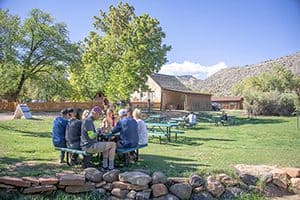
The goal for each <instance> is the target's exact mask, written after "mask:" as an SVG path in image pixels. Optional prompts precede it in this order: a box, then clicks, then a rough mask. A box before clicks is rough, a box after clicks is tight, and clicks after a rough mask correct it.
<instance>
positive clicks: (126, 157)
mask: <svg viewBox="0 0 300 200" xmlns="http://www.w3.org/2000/svg"><path fill="white" fill-rule="evenodd" d="M147 146H148V144H145V145H138V146H136V147H130V148H117V149H116V153H118V154H122V155H123V158H124V164H125V165H126V166H127V165H128V164H129V162H130V160H129V159H130V157H129V153H130V152H136V159H135V161H138V159H139V149H141V148H144V147H147ZM55 150H58V151H64V152H66V154H67V155H66V157H67V159H66V160H67V164H68V165H69V166H71V163H70V160H69V157H70V154H78V155H82V156H83V164H82V167H83V168H86V167H87V166H88V164H89V161H90V159H89V158H90V157H91V156H92V155H93V154H91V153H88V152H86V151H83V150H77V149H70V148H62V147H55Z"/></svg>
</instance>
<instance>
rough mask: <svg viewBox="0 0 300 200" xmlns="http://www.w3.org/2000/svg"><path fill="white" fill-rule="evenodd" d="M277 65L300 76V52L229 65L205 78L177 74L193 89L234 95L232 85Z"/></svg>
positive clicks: (180, 79)
mask: <svg viewBox="0 0 300 200" xmlns="http://www.w3.org/2000/svg"><path fill="white" fill-rule="evenodd" d="M276 65H279V66H283V67H285V68H287V69H289V70H291V71H292V72H293V73H294V74H296V75H298V76H300V52H297V53H294V54H292V55H288V56H282V57H280V58H277V59H273V60H266V61H263V62H260V63H257V64H252V65H245V66H234V67H227V68H224V69H221V70H220V71H218V72H216V73H214V74H213V75H211V76H210V77H208V78H207V79H205V80H200V79H197V78H195V77H194V76H192V75H183V76H177V78H178V79H179V81H181V82H182V83H183V84H184V85H185V86H186V87H188V88H190V89H191V90H193V91H197V92H205V93H211V94H213V95H216V96H229V95H233V94H232V92H231V87H232V86H233V85H234V84H235V83H238V82H240V81H242V80H243V79H245V78H248V77H253V76H258V75H260V74H261V73H263V72H267V71H269V70H270V69H271V68H272V67H273V66H276Z"/></svg>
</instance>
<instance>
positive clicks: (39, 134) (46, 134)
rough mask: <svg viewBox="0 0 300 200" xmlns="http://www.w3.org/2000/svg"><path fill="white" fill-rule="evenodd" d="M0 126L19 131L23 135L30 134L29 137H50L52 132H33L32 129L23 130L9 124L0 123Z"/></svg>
mask: <svg viewBox="0 0 300 200" xmlns="http://www.w3.org/2000/svg"><path fill="white" fill-rule="evenodd" d="M0 128H2V129H4V130H7V131H14V132H19V133H24V134H23V136H30V137H42V138H43V137H46V138H51V137H52V136H51V135H52V133H51V132H34V131H24V130H20V129H17V128H15V127H11V126H5V125H0Z"/></svg>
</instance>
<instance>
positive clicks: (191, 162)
mask: <svg viewBox="0 0 300 200" xmlns="http://www.w3.org/2000/svg"><path fill="white" fill-rule="evenodd" d="M211 114H214V113H212V112H211V113H201V118H200V122H199V123H198V125H197V127H196V128H194V129H189V130H187V131H186V133H185V134H184V135H182V136H179V138H178V140H177V142H174V138H172V142H171V143H168V144H159V140H158V139H156V138H154V139H152V138H150V142H149V146H148V147H147V148H143V149H141V151H140V153H141V159H140V161H139V162H138V163H136V164H131V165H130V167H129V168H123V169H121V170H128V169H134V168H143V169H148V170H151V171H162V172H164V173H165V174H166V175H167V176H189V175H191V174H193V173H198V174H216V173H220V172H225V173H228V174H231V175H232V174H233V172H234V169H233V166H234V165H235V164H239V163H244V164H267V165H278V166H285V167H286V166H292V167H300V156H299V155H300V130H299V129H298V130H297V129H296V118H295V117H258V118H256V119H246V118H244V117H243V116H242V114H241V113H240V112H236V111H235V115H237V121H238V124H236V125H234V126H214V125H213V124H210V123H208V122H206V120H207V119H208V118H209V117H210V115H211ZM52 120H53V118H50V117H45V118H41V119H36V120H10V121H0V170H1V171H0V175H14V176H28V175H34V176H40V175H44V174H46V175H48V174H49V175H54V174H55V173H56V172H60V171H64V170H70V168H69V167H68V166H67V165H58V164H56V162H57V160H58V154H59V152H58V151H55V150H54V148H53V146H52V141H51V128H52ZM98 124H99V123H98V122H97V125H98ZM72 170H75V171H80V170H81V169H80V167H79V166H77V167H75V168H72Z"/></svg>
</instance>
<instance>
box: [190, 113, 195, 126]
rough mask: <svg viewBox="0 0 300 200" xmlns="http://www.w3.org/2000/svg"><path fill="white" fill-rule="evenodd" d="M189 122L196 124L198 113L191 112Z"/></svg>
mask: <svg viewBox="0 0 300 200" xmlns="http://www.w3.org/2000/svg"><path fill="white" fill-rule="evenodd" d="M188 118H189V123H190V124H196V115H195V114H189V116H188Z"/></svg>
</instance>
